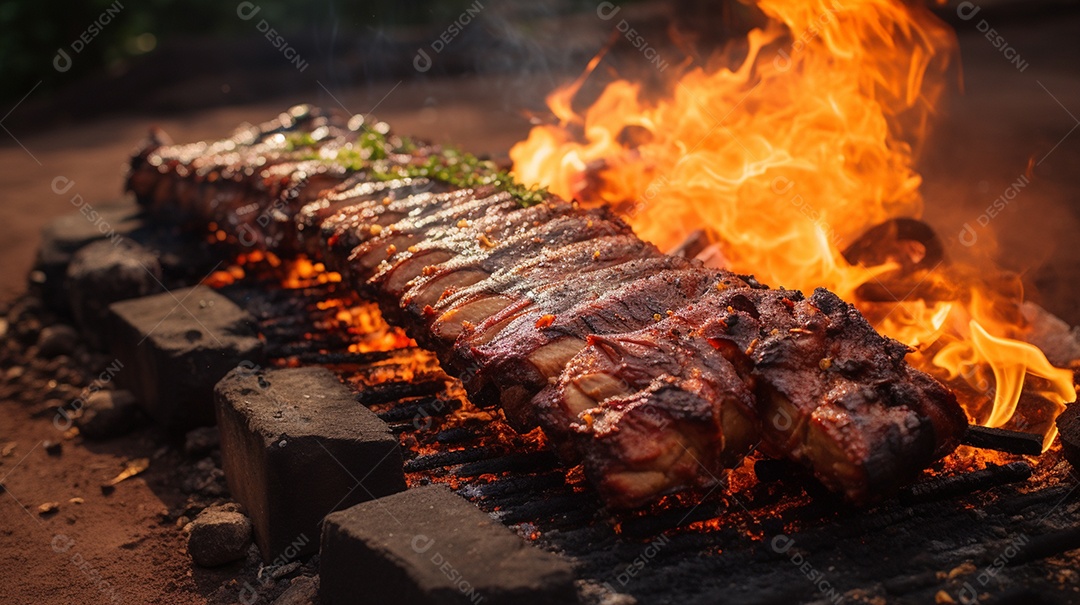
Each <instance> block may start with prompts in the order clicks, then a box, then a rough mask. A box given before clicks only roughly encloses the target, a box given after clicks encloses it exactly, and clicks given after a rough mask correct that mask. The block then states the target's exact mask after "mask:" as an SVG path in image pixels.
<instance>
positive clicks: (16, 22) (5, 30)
mask: <svg viewBox="0 0 1080 605" xmlns="http://www.w3.org/2000/svg"><path fill="white" fill-rule="evenodd" d="M473 1H475V0H441V1H440V0H405V1H388V0H356V1H345V2H338V1H335V0H321V1H316V2H300V1H294V2H287V1H282V0H259V1H256V2H253V4H255V5H256V6H258V7H259V13H258V14H257V15H256V17H255V18H254V19H253V20H252V21H245V20H243V19H241V18H239V17H238V15H237V8H238V6H239V5H240V4H242V2H239V1H233V0H228V1H226V2H220V1H217V0H186V1H178V0H142V1H139V2H136V1H135V0H77V1H72V2H60V3H57V2H42V1H40V0H0V75H2V76H3V81H4V85H3V87H2V88H0V100H2V101H5V102H13V101H16V100H18V99H19V98H21V97H22V96H23V95H24V94H26V93H27V92H28V91H29V90H30V89H31V88H32V87H33V86H34V85H35V84H36V83H37V82H39V81H40V82H42V85H41V90H49V89H56V88H59V87H61V86H63V85H64V84H65V83H67V82H71V81H73V80H74V79H76V78H79V77H82V76H85V75H87V74H100V73H103V72H104V73H109V72H113V73H115V72H117V71H119V70H122V69H123V67H124V64H125V62H127V61H130V60H132V59H134V58H135V57H137V56H138V55H141V54H145V53H147V52H153V48H154V47H160V45H161V44H167V43H168V42H169V41H170V40H173V39H176V38H180V37H191V36H211V37H226V38H227V37H254V36H257V35H258V32H257V31H256V30H255V25H254V24H255V23H258V19H266V20H267V21H268V22H269V23H272V24H273V26H274V28H275V29H277V30H278V31H281V32H283V33H288V32H297V31H303V32H311V33H316V34H319V33H322V32H325V33H326V35H327V36H330V35H331V34H333V35H335V36H342V35H348V34H349V33H351V32H357V33H362V32H365V31H371V30H372V29H384V28H392V27H395V26H409V25H425V24H438V23H442V22H444V21H446V20H448V19H453V17H454V16H455V15H457V14H459V13H460V12H461V10H462V9H463V8H464V7H466V6H469V5H470V4H472V2H473ZM110 7H112V8H113V9H114V10H113V12H116V10H118V11H119V12H118V14H116V15H115V16H114V17H112V18H111V19H110V18H109V17H107V16H105V14H106V11H107V10H109V9H110ZM104 21H108V23H103V22H104ZM99 25H100V27H98V26H99ZM93 28H97V29H99V32H98V33H97V34H96V35H95V34H94V31H93ZM147 34H150V35H149V36H148V35H147ZM84 35H85V36H86V37H91V36H92V40H91V41H90V42H89V43H87V44H85V47H84V48H82V49H81V51H80V52H78V53H76V52H74V51H73V50H72V44H73V43H74V42H75V41H76V40H78V39H79V37H80V36H84ZM59 49H64V50H65V51H66V52H67V53H68V55H70V56H71V59H72V61H71V68H70V69H69V70H67V71H64V72H59V71H57V70H56V69H55V68H54V63H53V62H54V59H55V57H56V56H57V51H58V50H59Z"/></svg>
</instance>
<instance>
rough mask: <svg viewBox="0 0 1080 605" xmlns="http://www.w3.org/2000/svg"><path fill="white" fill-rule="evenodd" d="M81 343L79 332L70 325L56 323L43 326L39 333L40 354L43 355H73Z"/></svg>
mask: <svg viewBox="0 0 1080 605" xmlns="http://www.w3.org/2000/svg"><path fill="white" fill-rule="evenodd" d="M78 344H79V333H78V332H76V331H75V328H72V327H71V326H69V325H65V324H56V325H55V326H49V327H47V328H42V330H41V332H40V333H39V334H38V339H37V346H38V355H41V356H42V357H56V356H58V355H71V354H72V353H74V352H75V347H76V346H77V345H78Z"/></svg>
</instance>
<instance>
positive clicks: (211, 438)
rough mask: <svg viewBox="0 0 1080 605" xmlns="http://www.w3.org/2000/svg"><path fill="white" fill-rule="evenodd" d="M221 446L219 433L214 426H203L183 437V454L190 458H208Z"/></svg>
mask: <svg viewBox="0 0 1080 605" xmlns="http://www.w3.org/2000/svg"><path fill="white" fill-rule="evenodd" d="M220 445H221V432H220V431H219V430H218V427H216V426H204V427H200V428H197V429H194V430H191V431H188V432H187V435H185V436H184V453H185V454H187V455H188V456H190V457H192V458H201V457H204V456H208V455H209V454H210V453H211V452H212V451H214V450H216V449H217V448H218V447H219V446H220Z"/></svg>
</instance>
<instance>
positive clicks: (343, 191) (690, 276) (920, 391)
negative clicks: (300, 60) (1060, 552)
mask: <svg viewBox="0 0 1080 605" xmlns="http://www.w3.org/2000/svg"><path fill="white" fill-rule="evenodd" d="M378 126H379V128H375V129H374V130H373V129H372V128H371V127H369V126H368V125H366V124H364V123H363V120H362V119H361V118H359V117H353V118H346V117H343V116H338V115H336V114H333V113H328V112H323V111H320V110H318V109H314V108H311V107H307V106H300V107H296V108H293V109H291V110H290V111H288V112H286V113H283V114H281V115H280V116H279V117H278V118H277V119H275V120H272V121H270V122H267V123H265V124H262V125H259V126H247V127H244V128H242V129H241V130H239V131H237V133H236V134H235V135H234V136H233V137H231V138H229V139H225V140H222V141H217V142H210V143H196V144H190V145H172V144H170V143H169V142H168V141H167V139H166V138H165V137H164V135H163V134H162V133H160V132H155V133H153V134H152V136H151V138H150V140H149V141H148V142H147V143H146V144H145V145H144V146H143V147H142V148H141V149H140V150H139V151H138V152H137V154H136V155H135V157H134V158H133V160H132V163H131V171H130V175H129V178H128V184H127V187H128V189H129V190H130V191H133V192H134V193H135V194H136V196H137V198H138V199H139V201H140V203H142V204H143V205H145V206H146V207H147V208H149V209H151V210H152V211H159V212H169V213H171V214H173V215H174V216H175V215H179V216H182V217H183V218H184V219H185V220H189V221H194V222H197V223H204V224H205V223H209V222H214V223H216V225H217V226H218V228H220V229H222V230H224V231H225V232H227V233H228V234H229V237H230V238H231V239H232V240H235V241H237V242H239V243H242V244H245V245H256V246H261V247H265V248H267V249H270V250H272V251H274V252H275V253H276V254H277V255H278V256H284V255H296V254H306V255H308V256H311V257H314V258H317V259H319V260H321V261H322V262H323V263H324V264H325V265H326V266H327V267H329V268H331V269H333V270H335V271H338V272H340V273H341V274H342V276H343V279H344V280H345V281H346V283H347V284H348V285H349V286H351V287H352V288H353V289H354V290H355V291H356V292H357V293H358V294H360V295H361V296H363V297H365V298H368V299H371V300H375V301H377V302H378V304H379V305H380V308H381V309H382V311H383V314H384V316H385V317H386V318H387V319H388V320H389V321H390V322H391V323H395V324H397V325H399V326H401V327H403V328H404V329H405V330H406V331H407V332H408V333H409V335H410V336H412V337H413V338H414V339H416V341H417V342H418V343H420V344H421V345H422V346H424V347H426V348H429V349H431V350H432V351H434V352H435V353H436V354H437V355H438V357H439V360H440V362H441V363H442V365H443V367H444V368H445V369H446V370H447V371H448V372H449V373H451V374H454V375H456V376H458V377H459V378H460V379H461V380H462V383H463V384H464V386H465V388H466V389H467V391H468V393H469V395H470V398H471V399H472V400H473V401H474V402H475V403H476V404H478V405H481V406H499V407H501V409H502V411H503V412H504V414H505V416H506V418H507V420H508V421H509V423H510V424H511V425H512V426H513V427H514V428H515V429H518V430H522V431H525V430H531V429H533V428H535V427H537V426H539V427H541V428H542V429H543V431H544V433H545V434H546V435H547V437H548V440H549V442H550V443H551V444H552V447H553V448H554V449H555V450H556V451H557V453H558V454H559V455H560V456H561V457H562V458H563V459H564V460H566V461H567V462H568V463H569V464H579V463H580V464H582V465H583V466H584V470H585V472H586V475H587V476H588V477H589V479H590V481H591V482H592V483H593V485H595V486H596V488H597V490H598V492H599V494H600V495H601V497H602V498H603V499H604V501H605V502H606V503H607V504H608V505H610V506H612V507H621V508H625V507H636V506H640V505H643V504H646V503H648V502H650V501H653V500H655V499H656V498H658V497H660V496H661V495H663V494H667V493H671V492H674V491H678V490H683V489H687V488H691V487H709V486H713V485H715V484H716V483H717V482H719V481H721V480H722V478H723V477H724V475H725V473H726V472H727V471H728V470H729V469H730V468H732V467H734V466H736V465H738V464H739V463H740V462H741V460H742V459H743V458H744V457H745V456H746V455H747V454H748V453H750V452H751V451H753V450H754V449H759V450H760V451H762V452H764V453H766V454H768V455H771V456H776V457H786V458H789V459H791V460H793V461H795V462H797V463H799V464H800V465H803V466H804V467H806V468H807V469H809V470H810V471H811V472H812V473H813V474H814V476H816V477H817V478H818V479H819V480H820V481H821V482H822V483H823V484H824V485H826V486H827V487H829V488H830V489H832V490H834V491H837V492H840V493H842V494H844V495H845V496H846V497H847V498H848V499H850V500H852V501H854V502H866V501H871V500H874V499H877V498H880V497H882V496H884V495H887V494H889V493H890V492H892V491H894V490H896V489H897V488H898V487H899V486H901V485H903V484H904V483H905V482H907V481H910V480H911V479H912V478H913V477H915V476H916V475H917V474H918V473H919V472H921V470H922V469H924V468H925V467H926V466H928V465H929V464H931V463H932V462H933V461H935V460H937V459H938V458H940V457H942V456H944V455H945V454H947V453H948V452H950V451H952V450H953V449H954V448H955V447H956V446H957V445H958V443H959V440H960V437H961V435H962V433H963V432H964V430H965V429H966V426H967V418H966V416H965V414H964V412H963V411H962V410H961V408H960V406H959V405H958V404H957V402H956V399H955V397H954V396H953V395H952V394H951V393H950V392H949V391H948V390H947V389H946V388H945V387H944V386H942V385H941V384H940V383H938V382H937V381H935V380H934V379H933V378H931V377H930V376H928V375H926V374H924V373H922V372H919V371H917V370H915V369H913V368H912V367H911V366H910V365H908V364H907V363H906V362H905V361H904V357H905V355H906V354H907V353H908V352H909V350H908V348H907V347H906V346H904V345H902V344H900V343H898V342H896V341H893V340H890V339H888V338H885V337H883V336H881V335H879V334H878V333H877V332H875V331H874V329H873V328H872V327H871V325H870V324H869V323H868V322H867V321H866V320H865V319H864V318H863V317H862V315H860V314H859V312H858V311H857V310H856V309H855V308H854V307H853V306H851V305H849V304H847V303H845V302H844V301H842V300H840V299H839V298H837V297H836V296H835V295H833V294H832V293H830V292H828V291H826V290H823V289H818V290H817V291H815V292H814V293H813V294H811V295H810V296H804V295H803V294H802V293H800V292H797V291H792V290H785V289H772V288H767V287H765V286H763V285H761V284H759V283H757V282H756V281H755V280H754V279H753V278H752V277H748V276H740V275H736V274H734V273H731V272H728V271H724V270H718V269H711V268H706V267H705V266H703V265H702V264H701V263H699V262H697V261H695V260H692V259H686V258H682V257H679V256H670V255H666V254H663V253H662V252H661V251H660V250H658V249H657V248H656V247H655V246H653V245H651V244H649V243H647V242H644V241H642V240H640V239H639V238H638V237H637V236H635V235H634V233H633V232H632V231H631V229H630V228H629V227H628V226H627V225H626V224H625V223H624V222H623V221H621V220H620V219H619V218H618V217H617V216H615V215H614V214H613V213H612V212H611V211H609V210H608V209H606V208H603V207H601V208H582V207H580V206H579V205H578V204H577V203H575V202H567V201H564V200H561V199H557V198H555V197H553V196H550V195H546V194H543V195H539V194H538V195H537V196H535V197H534V198H532V199H530V201H531V202H532V203H530V204H525V203H523V201H522V199H521V198H520V196H518V195H515V194H514V193H513V192H512V190H511V189H512V188H511V187H508V186H507V183H506V180H505V179H503V180H500V179H497V178H479V179H474V181H475V182H469V183H465V184H463V183H462V182H460V179H453V178H445V174H446V172H445V171H440V169H439V166H444V167H446V166H449V167H450V168H453V167H454V165H456V164H457V160H456V159H455V158H457V157H458V156H455V155H449V154H446V152H445V151H444V150H441V149H439V148H438V147H433V146H427V145H419V144H414V143H411V142H409V143H406V142H403V141H402V140H400V139H397V138H396V137H393V136H390V135H386V134H385V128H382V125H381V124H380V125H378ZM379 133H383V134H379ZM440 162H441V163H440ZM458 168H460V166H458ZM537 198H538V199H537Z"/></svg>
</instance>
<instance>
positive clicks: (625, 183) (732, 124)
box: [510, 0, 1076, 447]
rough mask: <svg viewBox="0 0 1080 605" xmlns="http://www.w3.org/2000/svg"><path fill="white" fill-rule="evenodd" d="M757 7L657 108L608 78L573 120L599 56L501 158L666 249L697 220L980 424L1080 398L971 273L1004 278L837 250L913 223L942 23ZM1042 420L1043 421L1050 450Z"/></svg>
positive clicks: (776, 4)
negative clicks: (868, 331) (823, 293)
mask: <svg viewBox="0 0 1080 605" xmlns="http://www.w3.org/2000/svg"><path fill="white" fill-rule="evenodd" d="M757 5H758V7H759V8H760V9H761V11H762V12H763V13H764V14H765V15H766V16H767V17H768V19H769V21H768V24H767V25H765V26H763V27H761V28H758V29H754V30H752V31H751V32H750V33H749V34H748V36H747V38H746V40H745V42H744V43H743V44H741V45H738V46H734V47H732V48H731V49H729V50H728V51H727V52H726V53H725V54H724V56H723V57H721V61H720V62H719V64H721V65H724V66H723V67H718V68H716V67H710V68H703V67H692V68H688V69H686V70H684V71H683V72H682V73H681V74H679V75H678V76H677V77H676V79H675V81H674V82H672V83H671V84H670V86H669V88H668V90H667V92H666V95H665V96H663V97H662V98H660V99H658V100H657V99H655V98H654V97H652V96H647V95H646V94H645V91H643V89H642V87H641V86H640V85H639V84H636V83H633V82H631V81H628V80H625V79H618V80H615V81H612V82H611V83H609V84H608V85H607V86H606V88H605V89H604V91H603V92H602V93H601V94H600V96H599V97H598V98H597V100H596V101H595V102H594V103H593V104H592V106H591V107H589V108H588V109H587V110H586V111H585V112H584V113H583V114H579V113H577V112H575V111H574V109H573V106H572V100H573V98H574V96H575V95H576V93H577V92H578V89H579V88H580V87H581V85H582V82H583V80H584V78H585V77H588V76H589V74H591V72H592V70H593V69H594V68H595V67H596V64H597V63H598V62H599V60H600V59H601V58H602V57H601V56H597V58H595V59H594V60H593V62H591V63H590V65H589V67H588V69H587V70H586V72H585V73H584V74H583V75H582V77H581V78H579V79H578V80H576V81H575V82H573V83H572V84H570V85H568V86H566V87H563V88H561V89H559V90H556V91H555V92H553V93H552V94H551V96H550V97H549V98H548V104H549V106H550V107H551V109H552V112H553V113H554V115H555V116H556V117H557V118H558V120H559V122H558V124H554V125H543V126H538V127H535V128H534V129H533V130H532V132H531V133H530V134H529V137H528V139H527V140H525V141H523V142H521V143H518V144H517V145H515V146H514V148H513V149H512V150H511V153H510V155H511V158H512V160H513V162H514V172H515V175H516V177H517V178H518V179H519V180H521V181H522V182H524V183H526V184H529V185H541V186H546V187H548V188H549V189H550V190H551V191H552V192H553V193H556V194H559V195H562V196H564V197H572V198H576V199H578V200H580V201H582V202H586V203H608V204H611V205H612V206H613V207H614V208H616V209H617V210H619V211H620V212H622V213H623V214H624V216H625V217H626V218H627V220H628V221H629V222H630V223H631V225H632V226H633V227H634V229H635V231H637V233H638V234H639V235H641V236H642V237H643V238H645V239H648V240H650V241H652V242H654V243H656V244H657V245H658V246H660V247H661V248H666V249H670V248H673V247H675V246H677V245H679V244H680V243H682V242H683V241H685V240H686V238H687V237H688V236H689V235H691V234H692V233H693V232H695V231H696V230H703V231H704V232H705V234H706V235H707V236H708V238H709V241H710V242H713V244H712V246H711V249H709V250H708V251H707V253H708V254H707V255H703V257H704V256H708V257H709V258H710V259H711V261H710V262H712V263H713V264H717V265H723V266H726V267H728V268H730V269H732V270H735V271H737V272H741V273H753V274H754V275H756V276H757V277H758V278H759V279H760V280H761V281H763V282H765V283H769V284H772V285H784V286H786V287H789V288H798V289H802V290H804V291H810V290H813V289H814V288H815V287H819V286H821V287H827V288H829V289H831V290H833V291H834V292H836V293H837V294H839V295H840V296H842V297H844V298H845V299H846V300H850V301H853V302H855V303H856V304H857V305H858V306H859V307H860V309H861V310H863V312H864V313H865V314H866V315H867V316H868V317H869V318H870V319H871V320H872V321H873V322H874V323H875V325H876V327H877V328H878V329H879V330H880V331H882V332H883V333H885V334H887V335H889V336H891V337H893V338H896V339H898V340H900V341H902V342H904V343H906V344H909V345H910V346H912V347H913V348H914V349H915V352H914V354H913V355H912V357H911V359H912V360H913V362H914V363H916V364H917V365H919V366H920V367H921V368H922V369H924V370H927V371H930V372H931V373H933V374H935V375H936V376H938V377H939V378H941V379H943V380H946V381H948V382H949V384H950V385H953V386H954V387H957V390H958V393H959V394H960V397H961V399H962V401H963V403H964V404H965V407H966V408H967V409H968V412H969V415H970V416H971V418H972V421H973V422H978V423H981V424H987V425H991V426H1001V425H1005V424H1006V423H1007V422H1010V421H1014V419H1013V416H1014V412H1015V411H1016V410H1017V406H1018V401H1020V395H1021V392H1022V391H1023V390H1024V388H1025V385H1026V384H1028V383H1032V382H1034V383H1037V385H1035V386H1032V387H1030V392H1032V393H1034V394H1037V395H1039V396H1040V397H1042V398H1043V399H1045V400H1047V401H1049V402H1050V404H1051V405H1052V406H1053V407H1054V409H1055V410H1056V411H1055V412H1054V414H1053V415H1052V416H1056V414H1057V413H1059V412H1060V411H1061V409H1064V404H1065V403H1068V402H1072V401H1074V400H1075V398H1076V390H1075V386H1074V383H1073V376H1072V373H1071V372H1070V371H1068V370H1063V369H1059V368H1055V367H1053V366H1052V365H1051V364H1050V363H1049V362H1048V361H1047V360H1046V357H1045V355H1043V353H1042V352H1041V351H1040V350H1039V349H1038V348H1036V347H1034V346H1032V345H1030V344H1027V343H1025V342H1023V341H1022V338H1023V336H1024V331H1025V326H1024V322H1023V320H1022V319H1021V318H1020V315H1019V313H1018V312H1015V310H1016V309H1017V308H1018V305H1019V303H1020V302H1021V301H1022V298H1021V295H1020V294H1019V293H1018V292H1017V291H1016V290H1013V289H1009V288H1002V287H998V286H996V285H991V284H988V283H987V281H988V280H987V279H985V278H983V277H981V276H983V275H988V274H996V273H999V271H997V270H993V269H992V268H991V269H987V268H980V269H976V268H970V267H958V266H956V265H945V264H942V263H941V262H940V261H935V259H933V258H928V256H929V253H930V250H929V246H919V245H913V244H911V243H910V242H903V246H900V247H898V248H897V249H896V250H891V251H890V253H889V254H885V255H881V254H877V255H875V256H876V258H873V259H869V260H868V259H862V260H863V261H864V262H858V260H859V259H849V258H846V257H845V251H847V252H849V256H850V251H849V247H851V246H852V244H855V243H857V242H858V241H859V239H860V237H863V236H864V234H866V232H867V231H868V230H870V229H871V228H873V227H875V226H878V225H882V224H887V223H888V222H889V221H895V219H899V218H913V219H917V218H919V217H920V216H921V215H922V211H923V204H924V201H923V199H922V197H921V195H920V191H919V188H920V185H921V183H922V179H921V177H920V175H919V174H918V172H917V171H916V169H915V158H916V156H917V152H918V148H919V146H920V145H921V144H922V142H923V141H924V140H925V137H926V134H927V129H928V126H929V124H930V122H931V120H932V118H933V117H934V113H935V108H936V107H937V106H938V102H939V100H940V98H941V96H942V94H943V92H944V90H945V84H946V82H947V75H948V71H949V68H950V64H951V62H952V61H953V59H954V57H955V48H956V46H955V38H954V36H953V35H952V33H951V31H949V30H948V29H947V27H946V26H945V25H943V24H942V23H940V22H939V21H938V20H937V19H936V18H934V17H933V15H932V14H931V13H930V12H929V11H926V10H925V9H923V8H922V7H914V6H911V5H908V4H905V3H901V2H899V1H896V0H843V1H837V0H813V1H806V0H759V1H758V2H757ZM870 261H872V262H870ZM870 292H876V293H877V294H876V295H870V294H869V293H870ZM1003 309H1005V310H1004V311H1003ZM1010 309H1011V310H1012V311H1013V312H1009V310H1010ZM987 368H988V369H989V379H988V378H987V371H986V370H987ZM991 379H992V380H991ZM958 385H959V386H958ZM991 402H992V404H991ZM1052 416H1051V418H1050V422H1043V423H1042V424H1041V425H1040V426H1039V427H1037V430H1039V431H1041V432H1042V433H1043V434H1044V435H1045V446H1046V447H1049V444H1050V442H1051V441H1052V440H1053V437H1054V435H1055V433H1056V431H1054V429H1053V422H1052V420H1053V417H1052ZM1015 426H1016V427H1017V428H1023V427H1024V426H1027V425H1023V424H1017V425H1015Z"/></svg>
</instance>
